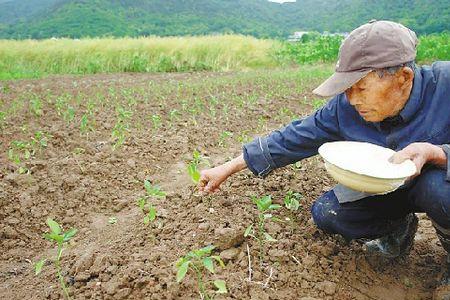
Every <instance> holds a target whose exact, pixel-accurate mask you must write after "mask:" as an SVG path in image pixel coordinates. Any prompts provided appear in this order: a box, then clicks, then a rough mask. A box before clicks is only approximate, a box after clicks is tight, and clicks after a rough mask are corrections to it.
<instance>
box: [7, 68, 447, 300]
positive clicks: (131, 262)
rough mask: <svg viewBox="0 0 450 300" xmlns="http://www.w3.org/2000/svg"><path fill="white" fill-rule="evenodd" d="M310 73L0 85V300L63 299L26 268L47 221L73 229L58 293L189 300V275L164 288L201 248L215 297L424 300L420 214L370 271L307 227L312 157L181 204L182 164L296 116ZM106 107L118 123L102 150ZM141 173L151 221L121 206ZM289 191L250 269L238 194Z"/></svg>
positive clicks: (252, 247) (425, 264) (342, 246)
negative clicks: (213, 268) (149, 190)
mask: <svg viewBox="0 0 450 300" xmlns="http://www.w3.org/2000/svg"><path fill="white" fill-rule="evenodd" d="M326 74H327V73H326V72H321V71H318V70H317V69H314V68H311V69H308V68H306V69H305V70H302V71H300V72H299V71H298V70H287V71H286V70H284V71H283V70H282V71H258V72H253V71H252V72H249V73H234V74H233V73H228V74H221V73H186V74H164V75H151V74H119V75H96V76H89V77H53V78H48V79H43V80H24V81H10V82H0V105H1V106H0V111H3V112H6V114H4V118H3V121H2V122H1V123H0V128H2V129H1V130H2V131H1V136H0V142H1V144H0V168H1V170H0V172H1V173H0V205H1V209H0V220H1V221H0V237H1V242H0V243H1V244H0V245H1V248H0V249H1V253H0V298H1V299H62V298H63V296H62V293H61V289H60V287H59V285H58V281H57V278H56V276H55V274H56V273H55V269H54V268H53V266H52V265H51V264H50V263H47V264H46V265H45V266H44V268H43V271H42V273H41V274H40V275H38V276H36V275H35V274H34V263H35V262H36V261H38V260H39V259H41V258H43V257H49V258H50V257H52V256H53V255H54V254H55V251H56V247H55V246H54V245H52V244H51V243H50V242H48V241H47V240H45V239H44V238H43V233H45V232H47V230H48V227H47V225H46V224H45V220H46V219H47V218H48V217H52V218H54V219H55V220H57V221H58V222H60V224H62V225H63V227H64V229H69V228H72V227H75V228H77V229H78V233H77V234H76V235H75V237H74V238H73V239H72V241H71V242H70V244H69V246H68V248H67V249H66V250H65V251H64V252H63V254H62V268H63V274H64V278H65V280H66V282H67V284H68V287H69V289H70V294H71V296H72V298H74V299H199V295H198V293H197V289H196V281H195V276H194V274H191V273H188V274H187V276H186V279H185V281H183V282H182V283H177V282H176V279H175V276H176V267H175V262H176V261H177V260H178V258H180V257H181V256H183V255H185V254H186V253H187V252H188V251H190V250H192V249H197V248H201V247H204V246H206V245H209V244H214V245H215V246H217V249H216V250H215V252H214V253H215V254H217V255H220V256H221V257H222V259H223V260H224V261H225V263H226V267H225V268H217V272H216V274H214V275H210V274H207V273H205V276H206V278H208V279H213V278H214V279H224V280H225V281H226V283H227V287H228V290H229V293H228V294H225V295H217V296H216V299H263V300H264V299H296V300H297V299H303V300H306V299H429V298H431V297H432V291H433V289H434V287H435V286H436V284H437V279H438V275H439V271H440V267H441V262H442V261H443V259H444V252H443V250H442V248H441V247H440V245H439V244H438V241H437V238H436V236H435V233H434V229H433V228H432V226H431V222H430V221H429V220H428V219H427V218H426V216H424V215H420V228H419V232H418V233H417V236H416V242H415V246H414V249H413V251H412V253H411V255H410V256H408V257H407V258H405V259H401V260H398V261H394V262H387V263H383V264H379V265H375V264H374V263H373V262H371V261H370V260H368V259H366V258H365V257H364V255H363V253H362V251H361V249H360V246H359V245H358V244H356V243H351V244H346V243H345V242H344V241H342V239H340V238H339V237H334V236H329V235H326V234H324V233H322V232H321V231H320V230H318V229H317V228H316V227H315V225H314V224H313V222H312V220H311V214H310V207H311V204H312V202H313V201H314V199H315V198H317V197H318V196H319V195H320V194H321V193H323V192H324V191H326V190H328V189H330V188H331V187H332V186H333V184H334V183H333V181H332V180H331V179H330V178H329V177H328V176H327V174H326V172H325V171H324V168H323V165H322V162H321V161H320V159H319V158H318V157H313V158H310V159H307V160H305V161H302V162H301V163H300V164H299V165H297V166H296V167H292V166H289V167H285V168H283V169H279V170H277V171H275V172H274V173H272V174H271V175H270V176H269V177H267V178H266V179H261V178H257V177H255V176H253V175H252V174H251V173H250V172H248V171H246V172H242V173H240V174H238V175H236V176H234V177H232V178H230V180H228V181H227V182H226V183H225V184H224V186H223V188H222V191H220V192H219V193H217V194H214V195H213V196H211V197H206V196H200V195H197V193H195V192H194V193H193V195H192V196H191V193H192V187H193V184H192V183H191V181H190V178H189V177H188V176H187V172H186V165H187V163H188V161H189V160H190V159H191V158H192V152H193V151H194V150H195V149H197V150H199V151H200V153H201V154H202V155H203V156H205V157H207V158H208V160H209V161H210V163H211V165H217V164H219V163H223V162H225V161H226V160H227V159H229V158H231V157H234V156H235V155H238V154H239V153H240V149H241V143H242V142H243V141H246V140H249V139H250V138H252V137H254V136H256V135H259V134H265V133H268V132H270V131H271V130H273V129H276V128H279V127H280V126H282V125H283V124H287V123H288V122H289V120H290V119H292V118H293V117H296V116H304V115H306V114H308V113H310V112H312V111H313V109H314V108H313V107H314V106H316V105H317V101H313V99H314V97H313V96H312V95H311V94H310V93H309V91H310V90H311V89H312V87H314V86H315V85H316V84H318V83H319V82H320V81H321V80H322V79H323V78H324V77H325V75H326ZM118 106H120V107H122V108H123V109H125V110H127V111H130V112H131V113H132V116H131V117H129V118H128V119H127V120H125V121H124V122H125V123H126V124H127V130H125V131H124V132H125V136H126V140H125V142H124V144H123V145H118V146H117V148H116V149H115V151H113V149H112V145H113V144H114V143H115V139H114V138H113V137H111V133H112V131H113V130H114V128H116V127H115V126H116V124H117V111H118ZM70 107H71V108H73V112H74V114H73V115H72V116H71V113H70V109H69V108H70ZM174 110H176V111H175V112H174ZM84 115H86V116H87V120H88V121H87V124H86V122H84V125H83V122H82V120H83V116H84ZM155 116H156V117H155ZM85 120H86V119H85ZM36 131H41V132H44V133H45V134H46V136H47V138H46V141H47V146H42V147H39V148H38V149H37V150H36V151H32V152H35V153H32V154H31V157H29V158H22V159H21V161H20V163H17V162H16V163H15V162H13V161H11V159H9V158H8V151H9V149H10V147H11V143H12V142H13V141H31V140H32V139H31V138H32V137H33V136H35V133H36ZM224 132H227V133H224ZM19 168H22V169H21V171H24V172H25V174H19ZM144 179H148V180H150V182H151V183H156V184H158V185H160V187H161V189H162V190H163V191H165V192H166V193H167V195H166V197H163V198H154V199H152V200H151V202H152V203H153V205H154V206H155V208H156V210H157V214H158V216H157V218H156V220H155V222H153V223H152V224H149V225H144V224H143V214H142V212H141V211H140V210H139V207H138V206H137V205H136V200H137V199H138V198H139V197H141V196H143V195H144V194H145V190H144V186H143V182H144ZM289 190H292V191H295V192H299V193H301V194H302V196H303V198H302V201H301V207H300V210H299V211H298V213H297V214H296V215H295V218H292V217H291V220H292V219H293V221H289V220H287V219H286V217H289V216H290V214H289V212H288V211H287V210H286V209H285V208H282V209H280V210H278V211H277V212H276V216H277V217H279V218H280V219H281V222H268V223H267V226H266V230H267V232H269V233H270V235H271V236H272V237H274V238H276V239H277V242H273V243H270V244H268V246H267V249H266V251H265V257H264V263H263V264H262V266H260V263H259V257H258V251H259V250H258V249H259V248H258V243H257V242H255V241H254V240H253V239H249V238H244V237H243V233H244V231H245V229H246V228H247V226H248V225H250V224H251V223H252V222H255V221H256V217H257V210H256V207H255V205H254V204H253V203H252V202H251V199H250V197H251V196H253V195H255V196H263V195H272V197H273V199H274V201H275V202H277V203H279V204H282V199H283V197H284V196H285V195H286V193H287V192H288V191H289ZM111 217H113V218H116V220H117V221H116V222H115V223H114V221H111V219H110V218H111ZM111 223H114V224H111ZM247 246H248V249H249V252H248V251H247ZM249 257H250V262H251V269H252V276H251V280H249ZM209 290H212V287H211V288H209Z"/></svg>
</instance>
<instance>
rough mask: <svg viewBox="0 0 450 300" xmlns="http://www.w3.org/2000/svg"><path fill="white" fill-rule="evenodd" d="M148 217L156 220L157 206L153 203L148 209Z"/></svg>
mask: <svg viewBox="0 0 450 300" xmlns="http://www.w3.org/2000/svg"><path fill="white" fill-rule="evenodd" d="M148 219H149V220H150V221H154V220H155V219H156V208H155V207H154V206H153V205H151V206H150V208H149V211H148Z"/></svg>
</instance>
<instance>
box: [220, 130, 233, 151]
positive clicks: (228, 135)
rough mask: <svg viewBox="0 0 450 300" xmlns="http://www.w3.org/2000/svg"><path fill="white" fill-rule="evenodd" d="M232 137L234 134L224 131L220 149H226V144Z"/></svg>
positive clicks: (221, 136) (221, 135)
mask: <svg viewBox="0 0 450 300" xmlns="http://www.w3.org/2000/svg"><path fill="white" fill-rule="evenodd" d="M232 136H233V133H232V132H229V131H222V133H221V134H220V136H219V147H224V146H225V144H226V140H227V139H228V138H230V137H232Z"/></svg>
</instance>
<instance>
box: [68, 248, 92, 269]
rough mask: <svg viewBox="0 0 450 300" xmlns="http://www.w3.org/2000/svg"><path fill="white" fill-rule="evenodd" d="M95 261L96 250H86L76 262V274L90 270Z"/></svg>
mask: <svg viewBox="0 0 450 300" xmlns="http://www.w3.org/2000/svg"><path fill="white" fill-rule="evenodd" d="M94 261H95V253H94V250H88V251H87V252H85V253H84V254H83V255H82V256H81V257H80V258H79V259H78V260H77V261H76V262H75V264H74V266H73V268H74V270H75V274H78V273H81V272H84V271H88V270H89V269H90V268H91V266H92V265H93V264H94Z"/></svg>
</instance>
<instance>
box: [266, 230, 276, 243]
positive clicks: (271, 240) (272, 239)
mask: <svg viewBox="0 0 450 300" xmlns="http://www.w3.org/2000/svg"><path fill="white" fill-rule="evenodd" d="M264 237H265V239H266V241H268V242H276V241H277V240H276V239H274V238H273V237H272V236H270V234H268V233H267V232H264Z"/></svg>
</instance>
